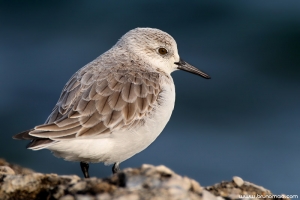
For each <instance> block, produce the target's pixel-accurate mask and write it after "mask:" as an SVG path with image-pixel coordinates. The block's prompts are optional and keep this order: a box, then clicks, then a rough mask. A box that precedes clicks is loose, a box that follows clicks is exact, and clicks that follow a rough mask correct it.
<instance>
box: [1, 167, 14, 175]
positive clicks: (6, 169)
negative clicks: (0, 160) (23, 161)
mask: <svg viewBox="0 0 300 200" xmlns="http://www.w3.org/2000/svg"><path fill="white" fill-rule="evenodd" d="M1 174H15V171H14V170H13V169H12V168H10V167H9V166H0V175H1Z"/></svg>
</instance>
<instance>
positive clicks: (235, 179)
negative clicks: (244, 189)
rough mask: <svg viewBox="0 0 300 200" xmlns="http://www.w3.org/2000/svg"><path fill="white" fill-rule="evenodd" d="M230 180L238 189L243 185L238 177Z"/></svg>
mask: <svg viewBox="0 0 300 200" xmlns="http://www.w3.org/2000/svg"><path fill="white" fill-rule="evenodd" d="M232 180H233V182H234V183H235V184H236V185H237V186H238V187H241V186H242V185H243V184H244V180H243V179H242V178H240V177H238V176H234V177H233V178H232Z"/></svg>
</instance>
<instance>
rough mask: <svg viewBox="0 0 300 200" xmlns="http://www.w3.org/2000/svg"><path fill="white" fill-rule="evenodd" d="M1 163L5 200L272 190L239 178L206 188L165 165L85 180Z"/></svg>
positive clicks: (218, 195)
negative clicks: (36, 171)
mask: <svg viewBox="0 0 300 200" xmlns="http://www.w3.org/2000/svg"><path fill="white" fill-rule="evenodd" d="M0 162H1V163H0V166H1V168H0V172H2V173H0V199H1V200H8V199H18V200H22V199H26V200H27V199H59V200H109V199H116V200H139V199H155V200H169V199H187V200H224V199H237V198H239V195H242V194H244V195H245V194H251V195H253V194H261V195H263V194H264V195H266V194H271V192H270V191H269V190H266V189H265V188H263V187H261V186H257V185H255V184H252V183H249V182H246V181H243V180H242V179H241V178H239V177H234V178H233V181H231V182H221V183H218V184H215V185H214V186H209V187H206V188H203V187H201V186H200V184H199V183H198V182H196V181H195V180H193V179H190V178H188V177H185V176H180V175H178V174H176V173H175V172H173V171H172V170H170V169H169V168H167V167H165V166H162V165H161V166H157V167H155V166H152V165H145V164H144V165H142V166H141V167H140V168H127V169H124V170H123V171H121V172H119V173H118V174H114V175H112V176H111V177H108V178H103V179H100V178H96V177H92V178H89V179H81V178H80V177H78V176H76V175H70V176H59V175H57V174H41V173H35V172H33V171H32V170H30V169H25V168H24V169H23V168H22V167H20V166H17V165H13V164H9V163H7V162H6V161H4V160H0ZM1 164H2V165H1ZM3 164H5V165H3ZM1 169H2V170H1ZM13 172H15V174H14V173H13Z"/></svg>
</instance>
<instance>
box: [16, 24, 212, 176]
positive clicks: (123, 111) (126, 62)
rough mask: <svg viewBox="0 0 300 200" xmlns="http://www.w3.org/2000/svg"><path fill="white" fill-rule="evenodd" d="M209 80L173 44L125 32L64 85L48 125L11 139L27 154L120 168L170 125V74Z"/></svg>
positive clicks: (156, 35)
mask: <svg viewBox="0 0 300 200" xmlns="http://www.w3.org/2000/svg"><path fill="white" fill-rule="evenodd" d="M176 70H183V71H187V72H190V73H193V74H196V75H199V76H202V77H204V78H206V79H209V78H210V76H209V75H207V74H206V73H204V72H203V71H200V70H199V69H197V68H195V67H194V66H192V65H190V64H188V63H187V62H185V61H184V60H183V59H181V58H180V57H179V55H178V50H177V44H176V41H175V40H174V39H173V37H172V36H170V35H169V34H168V33H166V32H163V31H161V30H159V29H154V28H136V29H133V30H131V31H129V32H127V33H126V34H125V35H124V36H122V37H121V39H120V40H119V41H118V42H117V43H116V44H115V45H114V46H113V47H112V48H111V49H109V50H108V51H106V52H105V53H103V54H102V55H100V56H99V57H97V58H96V59H95V60H93V61H92V62H90V63H88V64H87V65H85V66H84V67H83V68H81V69H79V70H78V71H77V72H76V73H75V74H74V75H73V76H72V77H71V78H70V80H69V81H68V82H67V84H66V85H65V87H64V88H63V90H62V93H61V95H60V98H59V100H58V102H57V104H56V105H55V107H54V109H53V110H52V112H51V114H50V115H49V117H48V119H47V120H46V122H45V123H44V124H42V125H38V126H36V127H34V128H33V129H30V130H27V131H24V132H22V133H19V134H17V135H15V136H14V137H13V138H14V139H23V140H31V141H30V143H29V144H28V145H27V148H28V149H32V150H40V149H49V150H50V151H52V152H53V154H54V155H55V156H57V157H60V158H64V159H65V160H67V161H77V162H80V166H81V170H82V172H83V175H84V177H85V178H89V172H88V169H89V163H96V162H104V164H105V165H110V164H113V167H112V172H113V173H117V172H118V171H119V170H120V168H119V164H120V163H121V162H123V161H124V160H126V159H128V158H130V157H132V156H133V155H135V154H137V153H139V152H141V151H142V150H144V149H145V148H147V147H148V146H149V145H150V144H151V143H152V142H153V141H154V140H155V139H156V138H157V137H158V135H159V134H160V133H161V132H162V130H163V129H164V127H165V126H166V124H167V122H168V121H169V119H170V117H171V114H172V111H173V109H174V103H175V86H174V82H173V79H172V77H171V75H170V74H171V72H173V71H176Z"/></svg>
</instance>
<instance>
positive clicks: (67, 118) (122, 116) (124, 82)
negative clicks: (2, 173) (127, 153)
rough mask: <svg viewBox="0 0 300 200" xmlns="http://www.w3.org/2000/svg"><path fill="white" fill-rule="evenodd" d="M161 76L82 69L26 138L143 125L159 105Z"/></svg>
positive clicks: (88, 133) (90, 134)
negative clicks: (40, 122)
mask: <svg viewBox="0 0 300 200" xmlns="http://www.w3.org/2000/svg"><path fill="white" fill-rule="evenodd" d="M160 76H161V75H160V74H159V73H157V72H149V71H146V70H132V68H131V69H120V68H119V69H116V70H113V69H110V71H109V72H108V71H107V70H106V71H105V70H102V71H97V70H93V69H91V68H88V69H83V70H81V71H79V72H77V73H76V74H74V75H73V76H72V78H71V79H70V80H69V81H68V83H67V84H66V86H65V87H64V89H63V91H62V94H61V96H60V99H59V101H58V103H57V104H56V106H55V107H54V109H53V112H52V113H51V115H50V116H49V117H48V119H47V121H46V124H43V125H40V126H36V127H35V128H34V129H33V130H31V131H30V132H28V134H27V138H31V137H35V138H41V139H42V138H43V139H50V140H51V141H59V140H63V139H73V138H78V137H93V136H96V135H99V134H106V133H112V132H114V131H118V130H124V129H130V128H131V127H134V126H136V125H138V124H140V125H142V124H143V122H144V118H145V117H146V116H148V115H151V113H152V111H153V109H154V108H155V107H156V106H157V105H158V104H159V96H160V95H159V94H160V92H161V87H160V84H159V82H160ZM28 135H29V136H31V137H28ZM15 138H17V137H15ZM18 139H20V137H19V138H18ZM31 139H32V138H31ZM43 142H44V141H43ZM49 142H50V141H49ZM31 146H35V145H34V144H32V145H29V147H30V148H31Z"/></svg>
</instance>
